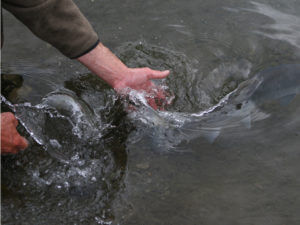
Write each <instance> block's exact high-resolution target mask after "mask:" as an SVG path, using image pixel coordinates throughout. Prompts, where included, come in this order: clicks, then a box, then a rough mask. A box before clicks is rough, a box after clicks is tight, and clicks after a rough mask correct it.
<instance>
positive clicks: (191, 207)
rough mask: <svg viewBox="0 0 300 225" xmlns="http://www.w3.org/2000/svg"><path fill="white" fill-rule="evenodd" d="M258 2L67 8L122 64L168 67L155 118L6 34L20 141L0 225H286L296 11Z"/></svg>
mask: <svg viewBox="0 0 300 225" xmlns="http://www.w3.org/2000/svg"><path fill="white" fill-rule="evenodd" d="M260 2H261V3H259V2H249V1H222V2H220V1H189V2H184V3H183V2H182V1H172V4H171V5H172V8H170V2H169V1H166V2H161V1H157V0H154V1H150V2H147V3H143V4H141V3H140V2H138V1H130V2H129V1H122V3H121V5H120V1H114V0H113V1H109V2H108V1H78V4H79V6H80V7H81V8H82V10H83V11H84V12H85V13H86V14H87V16H88V17H89V19H90V20H91V21H92V23H94V24H95V27H96V29H98V28H97V27H98V26H99V27H101V32H100V33H101V34H102V35H103V37H102V38H103V41H104V42H105V40H108V43H109V45H111V46H112V48H113V50H114V52H115V53H116V54H117V55H118V56H119V57H120V58H121V59H122V60H123V61H124V62H125V63H126V64H127V65H128V66H130V67H140V66H141V67H144V66H149V67H152V68H155V69H170V70H171V71H172V73H171V75H170V76H169V77H168V78H167V79H164V80H156V81H155V82H156V83H157V85H160V86H162V87H163V88H164V89H165V91H167V92H168V93H170V99H169V100H170V102H171V100H172V98H174V99H173V102H172V104H170V105H168V106H166V107H165V110H164V111H155V110H153V109H152V108H151V107H150V106H149V105H148V104H147V101H146V98H145V94H144V93H138V92H135V91H131V92H130V95H129V96H128V98H125V99H124V98H119V96H117V95H116V94H115V93H114V91H113V90H112V89H110V88H109V87H108V86H107V85H105V84H104V83H103V82H102V81H101V80H100V79H98V78H97V77H96V76H94V75H92V74H87V73H86V71H85V70H84V69H80V68H81V67H79V66H78V65H77V64H76V63H75V62H71V61H67V60H63V59H62V57H59V56H57V54H58V53H56V52H54V51H52V50H51V49H49V47H47V46H44V45H43V43H40V42H38V41H37V40H31V39H30V38H27V40H26V41H28V42H29V43H30V44H32V45H33V46H35V45H36V46H38V47H36V48H35V49H40V50H41V52H42V53H41V55H39V54H36V52H35V51H34V50H28V48H27V47H26V46H24V40H23V39H22V40H20V39H18V38H17V37H16V38H12V37H13V35H12V34H14V32H17V31H18V33H22V34H23V37H24V39H26V37H27V33H26V31H24V30H22V28H21V26H20V27H19V26H16V28H15V30H13V31H10V32H12V34H10V33H8V37H9V38H11V40H10V39H9V38H8V39H7V40H8V43H7V45H8V48H6V49H4V51H3V55H2V57H3V72H4V73H6V75H1V82H2V84H4V83H5V82H6V83H5V87H3V89H1V94H2V95H3V96H4V97H5V98H4V97H3V98H1V101H2V107H3V108H5V107H4V106H5V105H6V109H8V108H10V110H12V111H14V113H15V115H16V116H17V117H18V118H19V120H20V122H21V124H22V126H19V128H18V129H19V130H20V132H21V133H22V134H23V135H25V136H26V137H27V138H28V139H29V141H30V147H29V148H28V149H27V150H25V151H24V152H22V153H20V154H18V155H14V156H3V157H2V159H1V160H2V164H1V168H2V171H1V173H2V209H1V213H2V222H3V223H5V224H16V223H18V222H19V221H24V224H130V225H132V224H137V225H140V224H149V225H150V224H151V225H152V224H158V225H159V224H174V225H176V224H187V225H191V224H219V223H220V221H223V222H224V224H272V225H276V224H298V223H297V222H298V221H299V219H300V218H299V215H298V211H299V209H300V205H299V204H300V202H299V201H298V200H297V199H299V191H298V187H299V179H298V171H299V163H298V159H299V150H298V149H299V145H300V142H299V140H300V139H299V135H300V132H299V131H300V127H299V126H300V117H299V114H300V105H299V103H300V101H299V100H300V96H299V92H300V74H299V73H300V65H299V62H300V58H299V54H298V53H299V50H298V48H295V47H299V32H298V30H299V29H298V28H299V25H298V21H299V18H298V16H296V15H297V13H295V12H299V7H298V8H297V4H294V3H293V2H292V1H288V2H286V3H283V2H280V1H268V0H265V1H260ZM275 2H276V3H275ZM278 4H279V6H278ZM280 4H281V5H280ZM280 6H282V7H283V10H282V11H281V9H280ZM292 8H293V13H289V11H290V10H291V9H292ZM154 9H156V10H154ZM95 10H96V11H95ZM119 10H120V12H119ZM125 12H126V13H125ZM127 12H134V13H127ZM237 12H238V13H237ZM103 15H105V17H106V19H107V21H112V23H114V24H115V26H112V25H111V24H112V23H108V22H107V21H106V20H103ZM119 16H122V19H120V18H119ZM8 18H9V17H8ZM145 18H147V19H146V20H145ZM270 19H272V20H270ZM105 21H106V22H105ZM13 22H14V21H12V22H10V21H9V20H8V24H10V23H11V24H13ZM125 31H126V32H125ZM8 32H9V31H8ZM139 32H142V33H143V35H142V36H139V35H138V33H139ZM137 39H138V40H137ZM135 40H137V41H135ZM12 46H13V47H15V46H16V47H17V48H16V49H17V50H18V57H17V58H18V60H17V61H16V62H15V61H14V54H16V49H15V48H12ZM9 47H10V48H9ZM25 56H28V57H25ZM43 57H45V58H47V60H45V61H43V60H41V59H40V58H43ZM12 74H21V76H18V75H14V76H12ZM170 215H172V216H170Z"/></svg>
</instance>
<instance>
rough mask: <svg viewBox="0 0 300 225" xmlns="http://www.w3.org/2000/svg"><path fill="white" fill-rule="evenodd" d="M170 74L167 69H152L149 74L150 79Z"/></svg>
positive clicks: (161, 77)
mask: <svg viewBox="0 0 300 225" xmlns="http://www.w3.org/2000/svg"><path fill="white" fill-rule="evenodd" d="M169 74H170V71H169V70H165V71H158V70H152V73H151V74H150V75H149V78H150V79H163V78H165V77H167V76H168V75H169Z"/></svg>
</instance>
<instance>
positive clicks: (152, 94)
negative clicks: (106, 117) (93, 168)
mask: <svg viewBox="0 0 300 225" xmlns="http://www.w3.org/2000/svg"><path fill="white" fill-rule="evenodd" d="M169 74H170V71H169V70H165V71H158V70H152V69H150V68H147V67H145V68H129V69H128V72H127V73H126V74H125V76H123V79H122V80H117V82H116V83H114V85H113V88H114V89H115V90H116V91H117V92H118V93H120V94H127V93H126V91H127V90H128V88H131V89H134V90H137V91H145V92H146V94H147V96H146V98H147V101H148V103H149V105H150V106H151V107H152V108H154V109H155V110H157V109H163V105H164V104H163V102H164V101H165V100H166V95H167V93H165V91H164V90H163V89H162V88H160V87H157V86H156V85H155V84H154V83H153V82H152V81H151V79H163V78H166V77H167V76H168V75H169Z"/></svg>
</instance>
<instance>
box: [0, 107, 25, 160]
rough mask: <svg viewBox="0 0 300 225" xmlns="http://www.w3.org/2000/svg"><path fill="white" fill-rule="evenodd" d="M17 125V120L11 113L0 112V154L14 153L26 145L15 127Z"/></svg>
mask: <svg viewBox="0 0 300 225" xmlns="http://www.w3.org/2000/svg"><path fill="white" fill-rule="evenodd" d="M17 125H18V120H17V119H16V117H15V116H14V115H13V114H12V113H10V112H5V113H1V154H3V153H5V154H16V153H18V152H19V151H20V150H24V149H25V148H27V147H28V142H27V141H26V139H25V138H23V137H21V136H20V134H19V133H18V131H17V129H16V127H17Z"/></svg>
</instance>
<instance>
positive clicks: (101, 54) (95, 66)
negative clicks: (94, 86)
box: [77, 43, 130, 88]
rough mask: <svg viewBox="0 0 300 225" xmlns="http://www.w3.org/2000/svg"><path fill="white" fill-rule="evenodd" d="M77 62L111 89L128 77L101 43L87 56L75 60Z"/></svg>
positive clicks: (118, 62)
mask: <svg viewBox="0 0 300 225" xmlns="http://www.w3.org/2000/svg"><path fill="white" fill-rule="evenodd" d="M77 60H78V61H79V62H81V63H82V64H83V65H85V66H86V67H87V68H88V69H89V70H90V71H92V72H93V73H95V74H96V75H97V76H99V77H100V78H101V79H103V80H104V81H105V82H107V83H108V84H109V85H110V86H111V87H113V88H115V87H116V85H117V84H118V83H119V82H121V81H122V80H123V79H124V77H126V76H128V73H129V71H130V69H129V68H128V67H127V66H126V65H125V64H124V63H122V62H121V60H120V59H118V58H117V57H116V56H115V55H114V54H113V53H112V52H111V51H110V50H109V49H108V48H106V47H105V46H104V45H103V44H101V43H99V44H98V45H97V47H96V48H94V49H93V50H92V51H90V52H89V53H88V54H85V55H83V56H81V57H79V58H77Z"/></svg>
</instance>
